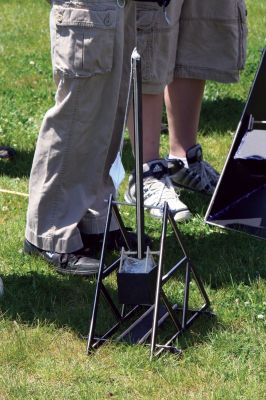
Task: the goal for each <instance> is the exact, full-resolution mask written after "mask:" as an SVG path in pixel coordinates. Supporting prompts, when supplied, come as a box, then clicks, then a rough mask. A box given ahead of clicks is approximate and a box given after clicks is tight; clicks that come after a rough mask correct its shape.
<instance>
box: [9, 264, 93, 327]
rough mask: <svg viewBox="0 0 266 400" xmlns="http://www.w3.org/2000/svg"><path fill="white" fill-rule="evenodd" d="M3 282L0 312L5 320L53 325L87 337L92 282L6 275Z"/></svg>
mask: <svg viewBox="0 0 266 400" xmlns="http://www.w3.org/2000/svg"><path fill="white" fill-rule="evenodd" d="M3 280H4V287H5V296H4V297H3V299H2V301H1V309H2V312H3V313H4V314H5V316H6V317H7V318H8V319H11V320H15V319H17V318H18V319H19V320H20V321H21V322H23V323H26V324H29V325H31V324H35V323H36V322H40V323H42V322H43V323H46V322H49V323H54V324H55V325H56V326H58V327H65V326H67V327H69V328H71V329H72V330H73V331H75V332H76V333H78V334H87V330H88V323H89V318H90V312H91V306H92V300H93V296H94V289H95V284H94V283H95V282H94V281H93V280H92V281H89V280H87V279H81V278H78V277H64V278H63V277H61V276H57V275H48V276H47V275H43V274H40V273H37V272H32V273H28V274H26V275H17V274H13V275H8V276H6V277H5V278H3Z"/></svg>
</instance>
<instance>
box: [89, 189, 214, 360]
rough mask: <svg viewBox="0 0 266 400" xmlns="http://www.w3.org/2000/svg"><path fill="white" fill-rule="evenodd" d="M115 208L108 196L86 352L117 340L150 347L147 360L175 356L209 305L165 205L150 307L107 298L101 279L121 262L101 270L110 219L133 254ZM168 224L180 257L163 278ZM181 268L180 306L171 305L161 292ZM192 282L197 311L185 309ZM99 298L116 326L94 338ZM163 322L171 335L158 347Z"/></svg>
mask: <svg viewBox="0 0 266 400" xmlns="http://www.w3.org/2000/svg"><path fill="white" fill-rule="evenodd" d="M117 204H118V203H117V202H115V201H114V200H113V198H112V196H110V198H109V205H108V214H107V221H106V227H105V232H104V240H103V247H102V252H101V259H100V269H99V273H98V277H97V284H96V290H95V297H94V302H93V309H92V315H91V321H90V328H89V334H88V341H87V352H88V353H90V352H91V351H92V350H93V349H96V348H97V347H99V346H100V345H101V344H103V343H105V342H106V341H107V340H109V339H110V338H112V340H117V341H120V342H124V341H127V342H129V343H138V344H148V345H149V346H150V358H151V359H152V358H153V356H157V355H159V354H161V353H162V352H163V351H164V350H168V351H170V352H173V353H177V354H179V353H180V352H181V350H180V349H178V348H177V347H175V345H174V342H175V340H176V339H177V337H178V336H179V335H181V334H183V333H184V332H186V331H187V330H188V329H189V328H190V326H191V325H192V324H193V323H194V321H196V320H197V319H198V317H200V316H201V315H202V314H207V315H211V313H210V310H209V307H210V301H209V298H208V295H207V293H206V291H205V289H204V286H203V283H202V281H201V279H200V277H199V275H198V273H197V272H196V269H195V267H194V266H193V264H192V262H191V260H190V259H189V257H188V255H187V252H186V251H185V249H184V246H183V244H182V242H181V240H180V234H179V231H178V228H177V225H176V222H175V220H174V218H173V216H172V213H171V212H170V211H169V209H168V204H167V203H166V202H165V205H164V213H163V223H162V234H161V240H160V248H159V251H157V252H153V251H152V252H151V253H152V254H153V255H155V256H156V257H158V265H157V266H156V271H157V277H156V284H155V292H154V296H153V299H154V301H153V302H152V304H132V305H125V304H119V301H118V302H115V301H114V300H113V299H112V298H111V295H110V293H109V292H108V290H107V288H106V285H105V284H104V280H105V278H107V277H108V276H109V275H110V274H111V273H112V272H114V271H117V270H118V268H119V265H120V259H121V257H119V258H118V259H117V260H115V262H113V263H112V264H111V265H109V266H108V267H106V266H105V256H106V241H107V237H108V233H109V229H110V222H111V217H112V215H114V216H115V217H116V219H117V221H118V224H119V228H120V230H121V233H122V235H123V237H124V239H125V243H126V246H127V250H128V251H130V252H131V254H134V251H132V249H130V248H129V246H128V240H127V232H126V229H125V226H124V223H123V221H122V218H121V216H120V213H119V210H118V206H117ZM120 204H121V203H120ZM168 223H170V225H171V227H172V230H173V233H174V236H175V238H176V241H177V243H178V246H179V248H180V249H181V252H182V257H181V259H180V260H179V261H178V262H177V263H176V264H175V265H174V266H173V267H172V268H171V269H170V270H169V271H168V272H167V273H165V274H164V273H163V261H164V250H165V240H166V232H167V225H168ZM182 267H183V269H184V271H185V276H184V289H183V296H182V301H181V304H172V303H171V302H170V301H169V299H168V298H167V296H166V293H165V291H164V290H163V286H164V285H165V284H166V282H168V281H169V280H170V279H171V278H172V277H174V275H175V274H176V273H177V272H178V271H180V269H181V268H182ZM192 280H193V281H194V282H195V283H196V287H197V290H198V292H199V294H200V297H201V298H202V301H203V304H201V305H200V306H199V307H197V309H190V308H189V295H190V284H191V282H192ZM176 285H177V288H176V289H180V288H179V287H178V285H180V281H179V282H176ZM101 296H102V298H104V299H105V301H106V303H107V305H108V306H109V307H110V310H111V312H112V315H113V316H114V318H115V321H116V322H115V323H114V324H113V325H112V326H111V327H109V328H108V329H107V331H106V332H105V333H104V334H101V335H97V334H96V332H95V331H96V324H97V319H98V314H99V306H100V299H101ZM167 321H170V323H171V327H172V328H173V329H174V333H173V334H172V335H171V337H167V338H166V339H164V340H166V341H165V343H163V344H161V343H159V334H158V329H159V327H161V326H162V325H163V323H165V322H167ZM125 325H127V326H126V329H125V330H124V331H123V332H122V333H121V329H124V328H123V327H124V326H125ZM117 332H119V334H118V335H116V337H115V334H117ZM163 336H164V337H165V336H167V335H165V334H164V335H163Z"/></svg>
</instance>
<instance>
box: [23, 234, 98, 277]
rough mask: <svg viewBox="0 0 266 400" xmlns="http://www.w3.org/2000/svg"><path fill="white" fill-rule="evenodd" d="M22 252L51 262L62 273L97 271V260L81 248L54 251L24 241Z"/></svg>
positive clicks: (78, 273)
mask: <svg viewBox="0 0 266 400" xmlns="http://www.w3.org/2000/svg"><path fill="white" fill-rule="evenodd" d="M24 253H26V254H30V255H37V256H40V257H42V258H44V259H45V260H46V261H48V263H49V264H52V265H53V266H54V268H55V270H56V271H57V272H59V273H60V274H64V275H82V276H87V275H94V274H97V273H98V271H99V260H96V259H94V258H90V257H87V256H86V255H85V254H84V253H83V252H82V250H80V251H76V252H73V253H55V252H51V251H45V250H42V249H40V248H39V247H36V246H34V245H33V244H32V243H30V242H29V241H28V240H25V242H24Z"/></svg>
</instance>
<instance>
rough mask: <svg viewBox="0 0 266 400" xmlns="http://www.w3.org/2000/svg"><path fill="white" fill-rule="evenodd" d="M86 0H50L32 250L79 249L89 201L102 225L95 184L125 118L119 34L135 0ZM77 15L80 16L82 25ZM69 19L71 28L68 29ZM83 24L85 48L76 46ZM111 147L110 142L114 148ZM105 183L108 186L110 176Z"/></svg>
mask: <svg viewBox="0 0 266 400" xmlns="http://www.w3.org/2000/svg"><path fill="white" fill-rule="evenodd" d="M91 3H92V6H93V12H90V2H89V1H88V2H87V3H86V5H85V4H84V6H83V7H82V8H80V7H77V9H75V10H74V12H72V11H73V10H72V9H74V8H75V7H76V6H75V5H74V3H73V5H72V6H71V7H70V6H69V2H66V6H65V8H64V7H63V3H60V7H59V8H57V6H56V5H55V4H54V6H53V9H52V14H51V28H52V29H51V33H52V35H51V37H52V49H53V51H52V55H53V67H54V71H55V77H56V82H57V85H58V87H57V94H56V104H55V106H54V107H53V108H52V109H51V110H49V111H48V113H47V114H46V116H45V118H44V121H43V124H42V128H41V131H40V134H39V138H38V142H37V146H36V151H35V156H34V160H33V166H32V171H31V177H30V196H29V206H28V213H27V225H26V239H27V241H28V243H29V244H30V245H32V246H34V247H32V248H30V247H29V246H27V249H28V250H29V251H28V252H31V253H33V252H34V250H35V249H40V250H42V251H43V252H46V253H47V254H48V253H49V254H50V255H53V254H59V255H60V254H70V253H74V252H76V251H77V250H78V249H81V248H82V247H83V242H82V238H81V232H80V229H79V223H80V221H81V220H82V219H83V217H84V215H86V213H87V210H88V209H89V210H90V211H91V212H92V214H93V215H94V216H95V219H97V221H98V223H96V222H95V221H94V224H93V228H92V229H95V232H96V233H98V232H99V230H100V229H102V231H103V229H104V226H105V218H106V211H107V205H106V204H105V207H102V205H103V203H104V199H101V201H100V202H97V201H96V199H98V200H99V199H100V197H101V195H102V197H103V196H105V195H106V191H105V190H102V191H100V188H102V189H103V185H104V184H105V180H104V179H103V176H104V175H105V173H106V160H107V158H108V153H109V151H110V146H111V143H112V133H114V134H116V135H118V136H119V134H121V131H120V129H118V130H117V131H115V130H114V128H119V125H121V126H122V125H123V115H122V117H121V114H123V111H124V110H123V104H121V103H120V101H119V99H120V98H121V97H123V96H122V95H121V93H120V92H121V90H122V86H121V85H122V83H121V77H122V70H123V53H124V40H125V41H126V40H127V41H128V38H127V39H124V27H125V26H128V27H129V26H130V24H129V23H128V22H129V19H128V18H129V17H130V18H131V17H132V18H133V19H134V13H133V14H132V15H131V14H130V12H129V11H130V10H129V8H131V7H132V9H131V11H133V7H134V6H133V4H134V3H133V2H129V4H128V5H127V6H126V10H127V11H128V12H126V13H124V10H123V9H121V8H120V7H117V2H116V1H115V0H106V1H104V0H103V1H101V4H100V5H99V9H97V6H96V3H95V2H94V1H92V2H91ZM103 6H104V7H103ZM125 15H128V18H125ZM75 18H77V19H78V21H79V23H78V24H77V23H76V21H75ZM72 19H73V20H72ZM80 21H84V26H81V22H80ZM99 21H102V29H100V25H99V24H100V22H99ZM107 22H108V29H106V23H107ZM93 23H96V24H97V32H98V35H96V38H95V39H94V40H93V41H90V40H87V39H86V38H87V37H88V39H89V37H90V34H93V35H94V32H93V30H91V27H90V25H93ZM69 26H71V32H72V33H71V35H66V31H68V30H69ZM73 27H76V28H75V29H74V28H73ZM132 29H134V27H132ZM83 30H84V32H83V35H84V37H85V40H84V42H83V46H84V48H80V47H79V46H74V45H73V42H75V40H77V42H78V43H79V37H80V31H83ZM58 32H62V35H59V33H58ZM132 42H133V40H132ZM132 48H133V43H132ZM74 49H75V50H74ZM96 50H97V51H96ZM74 51H75V53H73V52H74ZM76 52H77V53H76ZM81 55H82V57H81ZM94 56H95V57H94ZM128 64H129V66H130V59H128ZM123 77H124V78H125V82H127V83H128V80H129V68H128V76H123ZM125 95H126V93H125ZM110 98H112V102H110V101H109V99H110ZM107 99H108V100H107ZM118 114H119V118H118V116H117V115H118ZM118 120H119V121H122V122H119V123H118ZM121 130H122V127H121ZM118 142H119V139H118ZM114 153H116V152H115V149H114V148H113V149H112V156H113V154H114ZM108 184H109V188H110V191H109V192H111V191H112V189H113V186H112V185H111V180H108ZM99 203H100V204H99ZM95 205H99V209H96V208H94V206H95ZM90 222H91V221H89V222H88V221H87V223H90ZM84 225H86V222H85V223H84ZM46 253H45V254H46ZM43 255H44V253H43ZM45 258H46V257H45ZM59 258H60V260H62V257H59ZM46 259H47V258H46ZM62 261H64V260H62ZM60 272H61V271H60Z"/></svg>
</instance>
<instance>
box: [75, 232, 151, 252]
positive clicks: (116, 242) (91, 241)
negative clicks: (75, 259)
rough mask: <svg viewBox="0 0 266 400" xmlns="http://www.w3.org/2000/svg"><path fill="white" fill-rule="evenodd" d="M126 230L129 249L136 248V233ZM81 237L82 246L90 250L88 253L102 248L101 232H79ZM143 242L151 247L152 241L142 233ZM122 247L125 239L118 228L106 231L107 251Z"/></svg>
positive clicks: (117, 249)
mask: <svg viewBox="0 0 266 400" xmlns="http://www.w3.org/2000/svg"><path fill="white" fill-rule="evenodd" d="M126 231H127V239H128V244H129V247H130V250H133V251H134V250H137V246H138V239H137V234H136V233H135V232H132V231H130V229H129V228H126ZM81 238H82V241H83V245H84V248H85V249H86V250H88V251H89V252H90V254H95V253H97V252H99V251H100V250H101V248H102V244H103V233H99V234H85V233H81ZM144 244H145V246H146V247H147V246H149V247H151V245H152V241H151V239H150V238H149V236H147V235H144ZM122 247H126V243H125V240H124V238H123V236H122V233H121V231H120V229H117V230H115V231H110V232H109V233H108V239H107V250H109V251H119V250H121V248H122Z"/></svg>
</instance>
